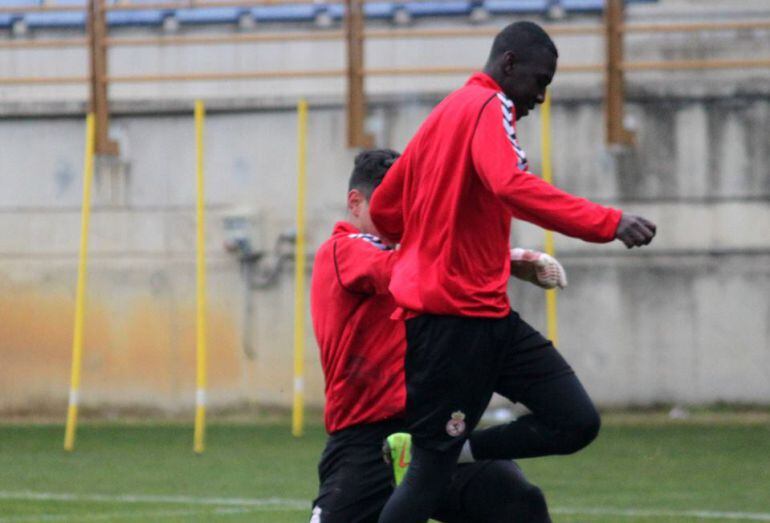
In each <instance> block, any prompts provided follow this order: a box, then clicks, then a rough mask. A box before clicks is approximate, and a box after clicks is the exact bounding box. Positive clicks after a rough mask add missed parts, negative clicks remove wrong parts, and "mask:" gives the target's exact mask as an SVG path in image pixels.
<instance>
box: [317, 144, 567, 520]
mask: <svg viewBox="0 0 770 523" xmlns="http://www.w3.org/2000/svg"><path fill="white" fill-rule="evenodd" d="M397 156H398V154H397V153H395V152H394V151H390V150H373V151H365V152H363V153H361V154H359V155H358V157H357V158H356V162H355V167H354V169H353V173H352V176H351V179H350V184H349V192H348V202H347V205H348V218H347V220H346V221H341V222H338V223H337V224H336V225H335V227H334V232H333V233H332V236H331V238H329V240H327V241H326V242H324V244H323V245H322V246H321V247H320V248H319V249H318V251H317V253H316V257H315V262H314V266H313V278H312V284H311V312H312V317H313V329H314V331H315V334H316V338H317V340H318V345H319V348H320V352H321V364H322V367H323V370H324V376H325V381H326V408H325V422H326V429H327V431H328V432H329V438H328V441H327V445H326V448H325V450H324V452H323V455H322V457H321V462H320V464H319V466H318V473H319V480H320V488H319V494H318V497H317V498H316V500H315V501H314V503H313V515H312V519H311V523H363V522H371V523H374V522H376V521H377V518H378V516H379V513H380V511H381V510H382V507H383V506H384V505H385V503H386V502H387V500H388V498H389V497H390V495H391V493H392V491H393V485H392V483H393V471H392V470H391V468H390V467H389V466H388V465H386V463H385V462H384V461H383V459H382V446H383V441H384V440H385V439H386V437H388V436H389V435H390V434H392V433H394V432H400V431H403V430H404V420H403V415H404V408H405V401H406V389H405V379H404V353H405V351H406V341H405V328H404V323H403V321H399V320H392V319H390V316H391V314H392V312H393V310H394V309H395V307H396V305H395V302H394V300H393V297H392V296H391V295H390V293H389V292H388V283H389V280H390V275H391V270H392V267H393V261H394V259H395V257H394V254H395V251H394V250H393V249H392V248H391V247H389V246H388V245H386V244H384V243H383V242H382V241H381V240H380V239H379V238H378V236H377V231H376V229H375V228H374V226H373V225H372V222H371V220H370V218H369V212H368V204H369V198H370V196H371V194H372V191H374V189H375V187H376V186H377V185H378V184H379V183H380V182H381V181H382V179H383V177H384V176H385V173H386V172H387V170H388V169H389V168H390V166H391V164H392V163H393V161H394V160H395V159H396V157H397ZM512 256H513V257H514V258H515V259H516V258H517V259H520V260H521V261H520V262H516V261H514V262H512V266H513V268H514V269H516V272H517V276H519V277H522V278H524V279H530V280H532V279H533V278H536V279H537V283H538V284H540V285H543V284H544V279H545V281H547V283H548V284H549V285H556V284H560V285H563V284H564V283H565V279H564V275H563V273H562V274H560V275H559V274H556V275H554V274H549V273H547V272H546V273H544V274H540V275H539V277H538V275H536V274H532V273H531V271H532V270H533V267H535V268H536V267H537V266H536V265H535V264H534V263H533V262H535V261H536V260H534V259H533V258H537V257H538V254H537V253H533V252H531V251H530V252H523V253H522V252H521V250H518V249H517V250H514V252H513V253H512ZM549 267H550V268H552V269H553V268H556V269H557V271H556V272H558V269H559V268H560V266H559V264H558V263H551V264H549ZM551 278H553V279H551ZM394 459H395V460H396V465H398V464H399V463H398V462H403V461H406V462H408V461H409V459H410V457H409V455H408V452H407V451H405V447H401V454H400V455H398V454H396V456H394ZM401 467H402V469H403V464H401ZM431 515H432V516H433V517H435V518H437V519H439V520H441V521H448V522H461V521H462V522H468V521H476V522H479V523H482V522H488V523H498V522H502V521H526V522H528V523H543V522H549V521H550V518H549V516H548V509H547V507H546V503H545V499H544V497H543V494H542V492H541V491H540V489H538V488H537V487H536V486H534V485H532V484H530V483H529V482H528V481H527V480H526V478H525V477H524V475H523V474H522V472H521V470H520V469H519V468H518V467H517V466H516V464H515V463H513V462H512V461H509V460H496V461H493V460H487V461H479V462H475V463H466V464H460V465H459V466H458V467H457V469H456V470H455V472H454V473H453V475H452V478H451V481H450V483H449V488H448V489H447V490H446V491H445V492H443V493H442V495H441V499H440V500H439V502H438V505H437V507H436V508H435V509H434V510H433V511H432V512H431Z"/></svg>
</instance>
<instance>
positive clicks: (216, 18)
mask: <svg viewBox="0 0 770 523" xmlns="http://www.w3.org/2000/svg"><path fill="white" fill-rule="evenodd" d="M243 13H248V10H246V9H243V8H240V7H207V8H204V9H179V10H177V11H176V17H177V19H178V20H179V21H180V22H181V23H183V24H234V23H236V22H237V21H238V18H239V17H240V16H241V15H242V14H243Z"/></svg>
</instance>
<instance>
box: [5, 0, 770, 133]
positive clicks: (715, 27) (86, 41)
mask: <svg viewBox="0 0 770 523" xmlns="http://www.w3.org/2000/svg"><path fill="white" fill-rule="evenodd" d="M343 1H344V2H346V4H347V7H349V6H350V5H353V4H358V5H360V2H365V1H369V0H334V2H336V3H339V2H343ZM607 2H608V3H607V16H606V18H605V23H601V24H600V23H593V24H550V25H545V26H544V28H545V29H546V31H548V33H549V34H551V35H554V36H579V35H595V36H604V37H605V39H606V41H607V43H608V47H607V55H606V59H605V61H604V62H602V63H583V64H576V63H567V64H560V65H559V72H560V73H602V72H604V73H605V74H607V78H608V81H607V84H608V92H607V100H608V108H609V109H610V110H611V112H612V114H611V115H610V116H609V117H608V119H609V120H611V121H613V122H614V125H615V127H614V129H615V130H614V131H610V130H609V129H608V135H609V141H610V142H626V141H627V140H626V139H625V138H624V135H623V134H622V132H621V131H620V130H619V129H620V127H618V126H620V125H621V124H620V123H619V122H620V120H622V110H621V109H620V108H622V103H623V96H622V95H623V93H622V89H620V94H617V93H615V92H614V91H612V89H611V87H612V86H613V85H615V86H616V87H617V85H618V82H621V85H622V78H623V74H625V73H627V72H640V71H672V70H695V69H756V68H770V57H758V58H736V59H697V60H649V61H626V60H624V59H623V53H622V40H623V38H624V37H625V36H626V35H628V34H635V33H692V32H711V31H748V30H770V19H766V20H747V21H726V22H701V23H625V22H624V20H623V18H622V7H619V6H620V2H619V0H607ZM300 3H305V4H306V3H307V0H280V1H278V0H236V1H221V2H211V1H197V2H196V1H188V2H174V3H170V2H159V3H157V4H131V3H116V4H109V5H106V4H104V3H103V0H90V4H89V5H90V7H91V8H93V9H94V12H93V13H91V16H88V20H89V22H88V24H87V25H88V29H89V35H88V37H73V38H50V39H33V40H12V41H3V42H0V49H7V50H22V49H47V48H49V49H50V48H65V47H85V48H88V49H89V54H91V55H97V58H99V57H101V58H102V60H103V62H104V63H103V64H99V63H97V64H96V67H94V64H93V63H92V64H91V71H92V72H91V74H89V75H85V76H78V75H72V76H10V77H0V86H21V85H34V86H40V85H67V84H73V85H77V84H85V83H88V82H91V83H92V84H95V85H96V86H97V88H101V89H102V90H104V91H105V93H106V88H107V86H108V85H109V84H118V83H121V84H125V83H154V82H158V83H159V82H186V81H190V82H201V81H203V82H207V81H230V80H265V79H282V78H343V77H345V76H346V75H347V77H348V82H349V83H350V82H354V81H355V80H356V79H357V78H358V77H362V78H365V77H383V76H384V77H397V76H418V75H419V76H428V75H461V74H467V73H469V72H471V71H472V69H471V68H469V67H427V66H426V67H389V68H384V67H383V68H366V67H364V66H363V65H361V66H360V67H356V70H354V71H351V69H350V64H348V67H344V66H343V67H340V68H331V69H301V70H290V69H286V70H260V71H237V72H232V71H231V72H224V71H203V72H194V73H189V72H188V73H165V74H142V73H137V74H109V72H108V69H107V67H106V62H107V56H108V51H109V50H110V49H112V48H118V47H139V46H188V45H205V46H210V45H232V44H258V43H268V42H271V43H276V42H302V41H339V42H341V43H342V42H346V46H347V48H348V53H350V52H351V46H355V45H362V42H363V41H365V40H387V39H426V38H490V37H493V36H494V35H495V34H496V33H497V32H498V30H499V29H498V28H495V27H469V28H418V27H413V28H369V29H366V28H363V25H362V26H361V27H362V28H361V30H360V31H361V34H360V35H359V37H358V38H354V39H352V40H348V39H347V36H348V33H347V30H348V27H347V23H346V30H336V29H331V30H321V29H316V30H307V31H297V30H293V31H286V32H252V33H243V34H233V35H162V36H150V37H113V36H109V35H108V34H107V25H106V22H105V20H104V16H105V12H106V11H117V10H135V9H143V10H163V9H180V8H192V9H195V8H210V7H244V8H247V7H257V6H264V5H271V6H278V5H292V4H300ZM330 3H331V2H330ZM613 9H618V10H621V11H620V14H618V13H616V14H614V15H613V14H612V13H614V12H615V11H613ZM20 11H23V12H30V11H84V8H83V7H82V6H72V5H66V6H57V5H55V4H53V5H51V4H48V5H42V6H33V7H29V6H24V7H23V8H22V7H19V8H14V7H9V6H2V7H0V12H14V13H16V12H20ZM94 13H95V14H94ZM99 17H101V24H96V26H95V24H94V20H95V19H96V20H97V22H98V20H99ZM347 18H350V17H347ZM347 18H346V22H347ZM613 24H614V25H613ZM94 26H95V27H96V28H97V29H98V28H99V27H100V28H101V30H97V31H94ZM346 40H347V41H346ZM358 40H360V42H358ZM356 42H358V43H356ZM613 49H614V51H613ZM618 51H619V52H618ZM92 61H93V56H92ZM97 62H98V60H97ZM103 97H106V94H104V96H103ZM618 98H619V99H618ZM612 99H614V107H615V109H612V107H613V103H610V102H611V101H612ZM93 103H94V100H93V93H92V104H93ZM358 103H361V102H360V101H359V102H358ZM349 109H350V108H349ZM618 111H620V112H618ZM100 122H101V123H102V124H103V123H104V119H101V120H100ZM361 125H362V123H361ZM618 133H620V134H618ZM97 142H98V143H100V145H101V142H100V141H99V140H97ZM98 148H100V147H98Z"/></svg>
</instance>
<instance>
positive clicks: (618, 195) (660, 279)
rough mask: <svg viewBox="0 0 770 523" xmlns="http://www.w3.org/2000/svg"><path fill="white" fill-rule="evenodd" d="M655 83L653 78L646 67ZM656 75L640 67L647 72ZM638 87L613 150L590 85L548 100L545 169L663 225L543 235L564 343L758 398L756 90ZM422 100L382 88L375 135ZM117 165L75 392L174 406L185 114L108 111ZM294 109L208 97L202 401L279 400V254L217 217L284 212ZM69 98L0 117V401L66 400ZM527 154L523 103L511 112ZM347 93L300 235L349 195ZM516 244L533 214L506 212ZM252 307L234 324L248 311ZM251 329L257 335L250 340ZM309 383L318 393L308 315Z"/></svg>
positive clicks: (323, 131)
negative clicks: (59, 110)
mask: <svg viewBox="0 0 770 523" xmlns="http://www.w3.org/2000/svg"><path fill="white" fill-rule="evenodd" d="M657 88H661V87H660V86H658V87H657ZM649 89H650V88H649V87H648V88H645V89H642V88H641V87H638V88H635V89H634V90H633V91H636V92H637V93H642V92H645V91H648V90H649ZM666 89H667V91H665V92H658V93H656V95H655V96H654V97H651V96H647V95H643V94H636V95H634V96H633V97H632V101H631V104H630V109H631V112H632V113H633V114H635V115H636V117H637V119H638V140H639V145H638V147H637V148H635V149H633V150H631V151H627V152H625V153H620V154H610V153H608V152H607V151H605V150H604V149H603V146H602V141H601V125H602V124H601V112H600V111H599V106H598V101H597V100H596V99H594V98H592V97H588V96H585V95H584V94H581V90H579V89H578V90H576V91H575V92H570V91H568V90H562V96H561V97H560V98H557V102H556V104H555V107H554V114H553V132H554V144H555V159H554V161H555V171H556V181H557V183H558V185H560V186H562V187H564V188H566V189H568V190H570V191H574V192H576V193H579V194H582V195H585V196H588V197H591V198H595V199H598V200H600V201H602V202H604V203H607V204H610V205H615V206H619V207H622V208H624V209H627V210H629V211H632V212H640V213H643V214H645V215H647V216H649V217H651V218H652V219H654V220H655V221H657V222H658V224H659V226H660V232H659V236H658V238H657V239H656V241H655V244H654V245H653V246H652V247H651V248H649V249H646V250H643V251H632V252H627V251H625V249H624V248H623V247H622V246H621V245H619V244H610V245H603V246H597V245H589V244H585V243H583V242H579V241H576V240H571V239H568V238H564V237H558V238H557V243H556V245H557V251H558V253H559V257H560V258H561V259H562V261H563V262H564V264H565V266H566V268H567V271H568V272H569V276H570V282H571V284H570V287H569V288H568V289H567V290H566V291H565V292H563V293H561V294H560V298H559V300H560V301H559V308H560V321H561V348H562V350H563V351H564V353H565V354H566V355H567V357H568V359H569V360H570V361H571V362H572V363H573V364H574V366H575V367H576V369H577V370H578V372H579V374H580V375H581V376H582V377H583V378H584V380H585V382H586V384H587V386H588V388H589V389H590V390H591V392H592V393H593V394H594V395H595V397H596V399H597V400H598V401H599V402H600V403H602V404H605V405H607V404H623V405H625V404H649V403H652V402H663V401H665V402H686V403H703V402H712V401H741V402H758V403H766V402H767V400H768V398H770V352H769V351H768V348H770V327H769V326H768V325H770V323H769V322H768V319H770V299H769V298H768V297H769V296H770V236H769V235H768V234H767V230H768V227H769V226H770V173H769V172H768V165H770V141H768V140H767V139H766V138H767V136H768V135H770V134H769V132H770V96H769V93H768V92H766V91H762V89H761V88H759V87H758V86H757V85H755V84H753V85H750V86H740V89H739V91H740V92H741V93H742V94H741V95H740V96H736V95H733V94H728V95H725V96H723V95H718V96H717V95H709V96H693V95H691V94H688V92H689V90H688V89H685V88H680V87H675V86H668V87H666ZM434 101H435V100H434V99H432V98H425V99H421V100H414V101H412V102H409V103H405V102H403V101H389V102H388V101H384V100H382V101H380V102H379V103H378V104H376V105H375V106H374V107H373V111H372V112H373V115H374V120H375V121H377V122H378V125H377V127H378V128H379V129H380V133H379V135H380V140H381V145H387V146H392V147H396V148H402V147H403V146H404V144H405V143H406V142H407V140H408V138H409V136H410V135H411V133H412V132H413V131H414V129H415V128H416V126H417V125H418V124H419V122H420V121H421V120H422V119H423V117H424V115H425V114H427V112H428V111H429V109H430V107H431V106H432V104H433V102H434ZM114 124H115V127H116V129H117V130H118V131H119V132H118V134H119V135H120V136H121V140H122V144H123V146H124V148H123V151H124V153H125V154H126V160H127V161H128V168H127V170H126V173H127V174H126V175H125V178H124V179H123V181H122V185H121V189H120V191H119V196H120V198H121V201H119V202H117V203H109V202H110V198H114V194H113V193H112V192H110V191H109V190H108V189H109V187H108V185H109V184H108V179H107V178H106V177H104V176H105V175H104V174H103V173H102V175H101V176H102V177H101V178H99V180H98V183H97V190H96V196H95V200H96V203H95V208H94V214H93V223H92V229H91V249H90V252H91V259H90V272H89V283H88V289H89V292H88V296H89V299H88V312H87V319H86V348H85V354H86V359H85V368H84V385H83V401H84V402H85V404H86V405H92V406H100V405H108V406H148V407H149V406H152V407H159V408H163V409H167V410H176V409H180V408H183V407H185V406H189V405H190V404H191V402H192V398H193V389H194V359H193V355H194V346H195V344H194V296H195V293H194V264H193V262H194V251H193V246H194V212H193V207H192V204H193V202H194V183H193V172H194V166H193V161H194V157H193V147H192V144H193V134H192V118H191V117H190V116H188V115H177V114H173V113H171V114H156V115H154V116H143V115H129V114H124V115H123V116H120V117H117V118H116V119H115V122H114ZM295 124H296V119H295V115H294V113H293V112H291V111H286V110H280V109H278V110H271V111H265V110H261V109H260V110H254V111H240V112H234V113H233V112H219V113H217V112H214V113H213V114H211V115H210V117H209V119H208V124H207V128H206V150H207V159H206V169H207V176H208V178H207V189H208V191H207V202H208V210H209V219H208V224H207V225H208V231H209V237H208V257H209V271H208V274H209V293H210V300H211V307H210V316H209V319H210V322H211V326H210V340H211V352H212V354H211V369H212V370H211V389H212V394H211V395H212V401H213V403H214V404H217V405H233V404H238V403H241V402H244V401H256V402H261V403H267V404H282V405H287V404H288V403H289V401H290V391H291V346H292V292H293V282H292V279H293V278H292V271H291V267H290V266H289V267H286V269H285V270H284V272H283V273H282V275H281V277H280V278H279V280H278V283H277V285H276V286H274V287H271V288H269V289H266V290H259V291H255V294H254V295H253V296H254V308H253V312H252V313H251V314H250V315H249V317H244V303H245V302H244V299H245V298H244V297H245V290H244V283H243V279H242V277H241V274H240V272H239V266H238V263H237V262H236V260H235V258H233V257H232V256H231V255H230V254H228V253H226V252H225V251H224V249H223V247H222V244H223V242H224V239H225V233H224V230H223V217H224V216H226V215H228V213H230V212H231V211H233V210H238V209H241V210H242V209H249V211H248V212H249V213H251V214H252V217H253V220H254V223H255V227H254V238H255V242H256V243H257V244H258V246H262V247H264V248H266V249H267V250H269V249H270V248H271V247H272V244H273V242H274V241H275V239H276V238H277V236H278V235H279V234H280V233H282V232H285V231H289V230H291V229H292V227H293V216H294V191H295V181H294V173H295V158H294V152H295V142H294V137H295ZM82 134H83V124H82V122H81V121H80V120H79V119H77V118H27V119H5V120H0V143H2V144H3V147H2V151H1V152H0V165H2V168H1V169H0V183H2V185H3V187H6V188H8V189H7V190H5V191H3V193H2V195H0V198H2V200H1V201H0V231H2V233H0V287H2V290H3V292H2V293H1V294H0V296H2V298H0V311H2V314H1V315H2V318H3V321H2V322H0V330H2V332H0V361H1V362H2V363H1V364H0V398H1V399H0V408H2V409H3V410H19V409H22V410H23V409H28V408H36V407H38V406H40V405H45V404H51V403H57V402H58V403H61V402H63V401H64V399H65V397H66V391H67V388H68V383H67V381H68V369H69V358H70V345H71V330H72V310H73V296H74V286H75V280H76V253H77V245H78V231H79V209H78V203H79V200H80V194H81V190H82V185H81V179H80V168H81V162H82V153H81V151H82V146H83V138H82ZM520 135H521V139H522V142H523V144H524V146H525V148H527V149H528V151H529V153H530V155H531V157H532V158H533V159H534V164H533V168H534V170H537V169H538V168H539V165H538V161H539V160H538V158H539V147H538V136H539V128H538V121H537V119H533V118H530V119H528V120H524V121H522V122H521V124H520ZM343 139H344V113H343V111H342V107H341V106H337V105H333V104H332V105H326V106H324V105H321V106H319V107H317V108H314V109H313V110H311V114H310V130H309V140H310V142H309V166H310V176H309V188H308V194H309V201H308V218H309V241H310V251H311V252H312V251H313V250H314V249H315V247H316V246H317V245H318V244H319V243H320V242H321V241H323V240H324V238H325V237H326V235H327V234H328V232H329V231H330V229H331V226H332V224H333V222H334V221H335V220H336V219H338V218H340V217H341V216H342V215H343V202H344V192H345V184H346V179H347V175H348V173H349V169H350V165H351V159H352V156H353V152H352V151H348V150H347V149H346V148H345V147H344V143H343ZM514 241H515V242H516V243H517V244H521V245H525V246H529V247H535V248H536V247H539V246H540V245H541V243H542V236H541V232H540V231H538V230H536V229H535V228H534V227H531V226H529V225H527V224H521V223H517V224H516V225H515V227H514ZM511 293H512V300H513V303H514V304H515V305H514V306H515V307H516V308H517V309H519V310H520V311H521V312H522V313H523V314H524V316H525V317H526V318H528V319H530V321H531V322H532V323H534V324H535V325H536V326H538V327H541V328H544V325H543V322H544V318H543V313H542V310H543V307H542V294H541V293H540V292H539V291H538V290H537V289H535V288H530V287H527V286H526V285H523V284H520V283H512V286H511ZM244 329H247V330H244ZM244 338H246V339H247V340H248V339H251V340H253V342H252V343H253V347H252V348H253V350H254V351H255V355H254V357H253V358H250V357H248V356H246V355H245V353H244V348H243V341H244ZM307 364H308V386H309V400H310V403H311V404H319V403H320V402H321V399H322V377H321V374H320V370H319V367H318V359H317V355H316V348H315V344H314V342H313V339H312V335H310V334H309V335H308V353H307Z"/></svg>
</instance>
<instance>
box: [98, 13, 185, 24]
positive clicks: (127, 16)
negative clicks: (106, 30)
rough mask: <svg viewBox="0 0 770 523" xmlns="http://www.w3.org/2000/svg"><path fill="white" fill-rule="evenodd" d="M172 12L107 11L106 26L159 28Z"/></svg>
mask: <svg viewBox="0 0 770 523" xmlns="http://www.w3.org/2000/svg"><path fill="white" fill-rule="evenodd" d="M172 12H173V11H108V12H107V24H109V25H110V26H112V27H132V26H133V27H142V26H150V27H152V26H160V25H161V24H163V19H164V18H165V17H166V16H168V15H170V14H171V13H172Z"/></svg>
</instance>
